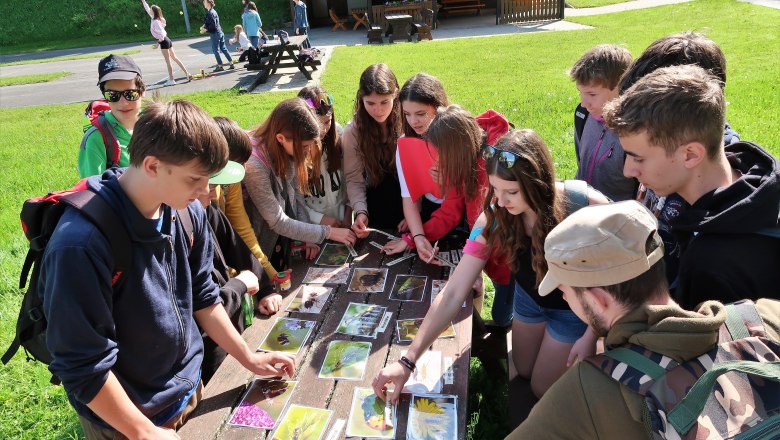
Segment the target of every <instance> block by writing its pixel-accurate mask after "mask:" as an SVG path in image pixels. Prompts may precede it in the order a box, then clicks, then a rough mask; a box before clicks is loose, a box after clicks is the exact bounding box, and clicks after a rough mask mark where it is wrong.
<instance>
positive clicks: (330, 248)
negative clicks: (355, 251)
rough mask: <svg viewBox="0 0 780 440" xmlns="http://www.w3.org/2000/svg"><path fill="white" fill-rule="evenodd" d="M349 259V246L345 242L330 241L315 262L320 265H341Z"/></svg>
mask: <svg viewBox="0 0 780 440" xmlns="http://www.w3.org/2000/svg"><path fill="white" fill-rule="evenodd" d="M348 259H349V248H348V247H347V246H346V245H344V244H334V243H328V244H326V245H325V247H324V248H322V252H320V256H319V257H318V258H317V261H316V262H315V263H314V264H319V265H320V266H341V265H343V264H344V263H346V262H347V260H348Z"/></svg>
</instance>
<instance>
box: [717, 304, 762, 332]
mask: <svg viewBox="0 0 780 440" xmlns="http://www.w3.org/2000/svg"><path fill="white" fill-rule="evenodd" d="M724 325H725V326H726V328H727V329H728V333H729V334H730V335H731V339H732V340H737V339H745V338H749V337H751V336H756V337H766V336H767V334H766V330H765V329H764V322H763V321H762V320H761V316H759V314H758V310H757V309H756V305H755V303H754V302H753V301H751V300H749V299H744V300H742V301H737V302H734V303H731V304H726V322H725V323H724ZM721 335H723V333H722V332H721Z"/></svg>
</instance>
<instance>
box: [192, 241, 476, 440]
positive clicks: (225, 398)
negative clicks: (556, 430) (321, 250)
mask: <svg viewBox="0 0 780 440" xmlns="http://www.w3.org/2000/svg"><path fill="white" fill-rule="evenodd" d="M388 240H389V239H388V238H387V237H385V236H384V235H381V234H379V233H377V232H373V233H371V235H370V236H369V237H368V238H366V239H362V240H360V241H359V242H358V243H357V244H356V246H355V250H356V251H357V253H358V257H357V258H352V259H351V261H350V263H349V266H350V268H359V267H366V268H387V269H388V276H387V279H386V281H385V286H384V291H383V292H380V293H355V292H347V288H348V284H349V281H350V280H351V275H350V279H348V280H347V284H342V285H328V287H333V288H334V289H333V293H332V294H331V295H330V297H329V298H328V300H327V303H326V305H325V306H324V307H323V309H322V311H321V312H320V314H318V315H314V314H309V313H300V312H287V311H284V310H285V309H286V307H287V305H288V304H289V303H290V302H291V301H292V299H293V297H294V296H295V295H293V293H294V292H295V291H296V288H297V287H298V286H299V285H300V284H301V281H302V279H303V277H304V276H305V274H306V272H307V268H309V267H315V265H314V261H315V260H311V261H305V260H302V259H295V260H294V263H293V274H292V288H291V289H290V290H289V292H290V294H288V295H286V296H285V297H284V300H283V308H282V310H283V311H281V312H279V313H277V314H276V315H275V316H270V317H267V316H260V315H257V316H255V318H254V323H253V325H252V326H250V327H249V328H247V329H246V330H245V331H244V333H243V337H244V339H245V340H246V341H247V343H248V344H249V346H250V347H257V346H258V345H259V344H260V343H261V342H262V340H263V338H264V337H265V336H266V334H268V332H269V331H270V329H271V327H272V325H273V324H274V322H275V321H276V318H277V317H288V316H289V317H293V318H298V319H307V320H315V321H317V324H316V325H315V328H314V330H313V331H312V333H311V335H310V336H309V338H308V340H307V342H306V344H305V345H304V346H303V347H302V349H301V351H300V353H299V355H298V357H297V371H296V374H295V376H294V377H293V378H292V379H293V380H298V381H299V383H298V385H297V387H296V389H295V391H294V392H293V395H292V397H291V399H290V402H289V404H299V405H305V406H311V407H316V408H327V409H330V410H332V411H333V416H332V417H331V419H330V421H329V425H328V428H327V429H326V431H325V432H326V435H327V434H328V433H329V431H330V429H331V428H332V427H333V426H334V423H336V421H337V420H339V419H343V420H344V421H345V422H346V421H347V420H348V419H349V411H350V405H351V402H352V395H353V390H354V389H355V387H370V386H371V381H372V380H373V378H374V377H375V376H376V374H377V373H378V372H379V370H380V369H382V368H383V367H384V366H385V365H387V364H390V363H393V362H395V361H396V360H397V359H399V358H400V356H401V354H400V353H401V351H402V350H406V349H408V346H409V345H408V344H400V343H398V342H397V335H396V329H395V321H396V320H397V319H407V318H421V317H423V316H425V313H426V312H427V310H428V308H429V306H430V290H431V285H432V280H435V279H446V278H447V276H449V271H450V269H449V268H448V267H446V266H437V265H431V264H426V263H424V262H422V261H420V260H419V258H417V257H416V256H415V257H413V258H410V259H407V260H405V261H402V262H400V263H398V264H395V265H393V266H389V267H388V266H386V263H387V262H388V261H392V260H394V259H396V258H398V257H400V256H401V255H399V254H396V255H390V256H386V255H384V254H381V253H380V252H379V249H378V248H376V247H374V246H372V245H370V244H369V242H370V241H375V242H377V243H379V244H384V243H386V242H387V241H388ZM464 241H465V237H459V238H452V237H451V238H449V239H447V240H441V241H440V242H439V246H440V248H441V249H444V250H448V249H461V247H462V244H463V242H464ZM400 274H411V275H422V276H427V277H428V280H427V283H426V287H425V296H424V297H423V301H421V302H404V301H395V300H390V299H389V293H390V291H391V289H392V286H393V282H394V280H395V276H396V275H400ZM471 301H472V300H471V298H470V297H469V299H468V300H467V304H466V307H462V308H461V311H460V313H459V314H458V316H457V317H456V319H454V320H453V325H454V327H455V331H456V336H455V338H450V339H437V340H436V341H435V342H434V344H433V346H432V349H434V350H438V351H440V352H441V353H442V359H443V360H444V359H446V358H451V360H452V361H453V366H452V373H453V379H454V380H453V381H452V383H451V384H447V383H445V384H444V385H443V387H442V391H441V393H442V394H451V395H457V396H458V402H457V405H458V438H459V439H464V438H465V436H466V432H465V428H466V422H467V414H468V378H469V359H470V352H471V338H472V304H471ZM350 302H358V303H367V304H378V305H381V306H384V307H387V309H388V310H387V311H388V312H392V318H391V320H390V323H389V325H388V326H387V329H386V330H385V331H384V332H382V333H379V334H378V335H377V337H376V339H371V338H366V337H359V336H349V335H343V334H338V333H336V329H337V327H338V324H339V322H340V320H341V318H342V316H343V314H344V311H345V310H346V308H347V306H348V305H349V303H350ZM335 340H355V341H369V342H371V343H372V349H371V354H370V356H369V359H368V362H367V366H366V371H365V374H364V376H363V379H362V380H360V381H353V380H331V379H320V378H319V377H318V374H319V370H320V367H321V366H322V363H323V360H324V357H325V354H326V352H327V347H328V344H329V343H330V342H331V341H335ZM444 368H445V367H444V365H443V366H442V371H443V372H444ZM254 378H255V376H254V375H253V374H252V373H251V372H249V371H247V370H246V369H244V368H243V367H242V366H241V365H240V364H239V363H238V362H237V361H236V360H235V359H234V358H233V357H231V356H228V357H227V359H226V360H225V362H224V363H223V364H222V365H221V366H220V368H219V369H218V370H217V372H216V373H215V374H214V377H213V378H212V379H211V381H210V382H209V383H208V384H207V386H206V387H205V389H204V392H203V400H202V401H201V402H200V404H199V405H198V407H197V409H196V410H195V412H194V413H193V414H192V416H191V417H190V418H189V420H188V422H187V424H186V425H184V427H183V428H182V429H181V430H180V431H179V435H180V436H181V437H182V438H184V439H188V440H190V439H192V440H202V439H250V438H252V439H257V438H261V439H263V438H270V436H268V433H269V431H264V430H259V429H255V428H247V427H236V426H232V425H228V424H227V423H226V422H227V420H228V418H229V417H230V415H231V414H232V412H233V409H234V408H235V407H236V406H237V405H238V404H239V403H240V399H241V396H242V395H243V393H244V391H245V390H246V388H247V387H248V385H249V384H250V383H251V382H252V380H253V379H254ZM410 398H411V395H408V394H404V395H403V396H402V398H401V401H400V403H399V405H398V408H397V414H398V417H397V426H396V438H399V439H402V438H405V435H406V420H407V415H408V409H409V402H410ZM344 436H345V432H344V431H342V432H341V433H340V437H339V438H343V437H344Z"/></svg>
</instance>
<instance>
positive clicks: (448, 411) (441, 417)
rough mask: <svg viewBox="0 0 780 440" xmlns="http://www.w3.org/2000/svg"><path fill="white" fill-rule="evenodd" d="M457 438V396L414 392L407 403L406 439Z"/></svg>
mask: <svg viewBox="0 0 780 440" xmlns="http://www.w3.org/2000/svg"><path fill="white" fill-rule="evenodd" d="M454 438H458V396H452V395H446V394H414V395H412V401H411V402H410V403H409V419H408V421H407V424H406V440H451V439H454Z"/></svg>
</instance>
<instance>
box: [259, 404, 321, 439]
mask: <svg viewBox="0 0 780 440" xmlns="http://www.w3.org/2000/svg"><path fill="white" fill-rule="evenodd" d="M332 414H333V411H331V410H329V409H320V408H311V407H308V406H301V405H290V407H289V408H288V409H287V412H286V413H285V414H284V417H283V418H282V421H281V422H279V426H278V427H277V428H276V431H274V433H273V435H272V436H271V438H272V439H273V440H304V439H306V440H320V439H321V438H322V434H324V433H325V428H327V427H328V421H330V416H331V415H332Z"/></svg>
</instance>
